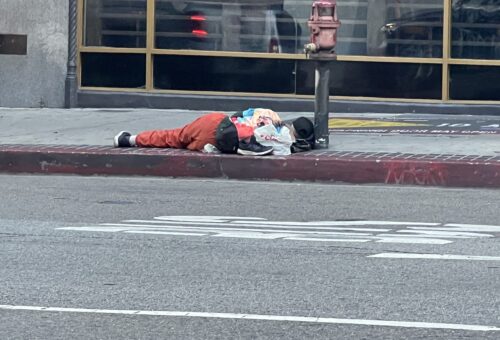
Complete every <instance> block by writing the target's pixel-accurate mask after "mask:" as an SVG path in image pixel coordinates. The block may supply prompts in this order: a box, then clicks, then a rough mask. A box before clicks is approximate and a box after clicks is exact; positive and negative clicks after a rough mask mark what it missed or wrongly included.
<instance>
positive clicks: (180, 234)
mask: <svg viewBox="0 0 500 340" xmlns="http://www.w3.org/2000/svg"><path fill="white" fill-rule="evenodd" d="M125 233H128V234H154V235H179V236H207V235H208V234H200V233H180V232H176V231H155V230H127V231H125Z"/></svg>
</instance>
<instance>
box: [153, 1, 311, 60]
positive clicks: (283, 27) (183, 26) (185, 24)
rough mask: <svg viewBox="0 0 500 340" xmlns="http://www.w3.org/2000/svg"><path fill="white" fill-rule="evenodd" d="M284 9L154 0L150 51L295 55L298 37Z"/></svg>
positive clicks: (273, 4) (271, 4) (278, 4)
mask: <svg viewBox="0 0 500 340" xmlns="http://www.w3.org/2000/svg"><path fill="white" fill-rule="evenodd" d="M284 5H285V1H283V0H254V1H251V0H246V1H199V0H198V1H196V0H193V1H178V0H156V47H157V48H169V49H195V50H215V51H246V52H264V53H296V51H297V50H298V47H297V46H296V44H297V41H298V40H299V36H300V34H301V31H300V27H299V26H298V24H297V22H296V20H295V18H294V17H293V16H292V15H291V14H290V13H289V12H288V11H287V10H286V9H285V6H284ZM309 6H310V4H309Z"/></svg>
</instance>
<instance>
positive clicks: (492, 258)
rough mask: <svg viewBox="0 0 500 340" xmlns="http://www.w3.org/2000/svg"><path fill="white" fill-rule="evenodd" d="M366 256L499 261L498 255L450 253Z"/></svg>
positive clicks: (376, 255)
mask: <svg viewBox="0 0 500 340" xmlns="http://www.w3.org/2000/svg"><path fill="white" fill-rule="evenodd" d="M367 257H380V258H386V259H431V260H466V261H500V257H499V256H475V255H451V254H414V253H380V254H375V255H369V256H367Z"/></svg>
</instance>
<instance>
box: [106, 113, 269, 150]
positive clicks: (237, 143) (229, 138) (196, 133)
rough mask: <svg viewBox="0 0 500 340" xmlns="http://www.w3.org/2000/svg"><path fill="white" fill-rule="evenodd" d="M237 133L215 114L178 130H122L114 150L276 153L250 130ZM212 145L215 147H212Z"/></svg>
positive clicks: (116, 138)
mask: <svg viewBox="0 0 500 340" xmlns="http://www.w3.org/2000/svg"><path fill="white" fill-rule="evenodd" d="M240 130H241V131H238V129H237V125H235V124H234V123H233V122H232V121H231V119H230V118H229V117H228V116H227V115H225V114H224V113H219V112H213V113H209V114H206V115H203V116H201V117H199V118H197V119H196V120H194V121H193V122H191V123H189V124H187V125H185V126H183V127H181V128H177V129H169V130H149V131H143V132H140V133H138V134H136V135H132V134H131V133H130V132H128V131H121V132H120V133H118V134H117V135H116V136H115V137H114V140H113V142H114V143H113V144H114V146H115V147H143V148H174V149H188V150H192V151H204V150H205V151H206V150H207V149H210V148H213V147H215V148H217V150H218V151H219V152H222V153H233V154H234V153H238V154H241V155H250V156H263V155H268V154H270V153H272V152H273V148H272V147H270V146H263V145H261V144H259V143H257V141H256V140H255V137H254V136H253V134H252V133H251V131H250V130H247V129H245V128H242V127H240ZM210 146H212V147H210Z"/></svg>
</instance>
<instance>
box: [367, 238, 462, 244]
mask: <svg viewBox="0 0 500 340" xmlns="http://www.w3.org/2000/svg"><path fill="white" fill-rule="evenodd" d="M375 242H378V243H414V244H417V243H418V244H448V243H452V242H453V241H447V240H440V239H434V238H422V239H419V238H411V237H387V238H382V239H380V240H377V241H375Z"/></svg>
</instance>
